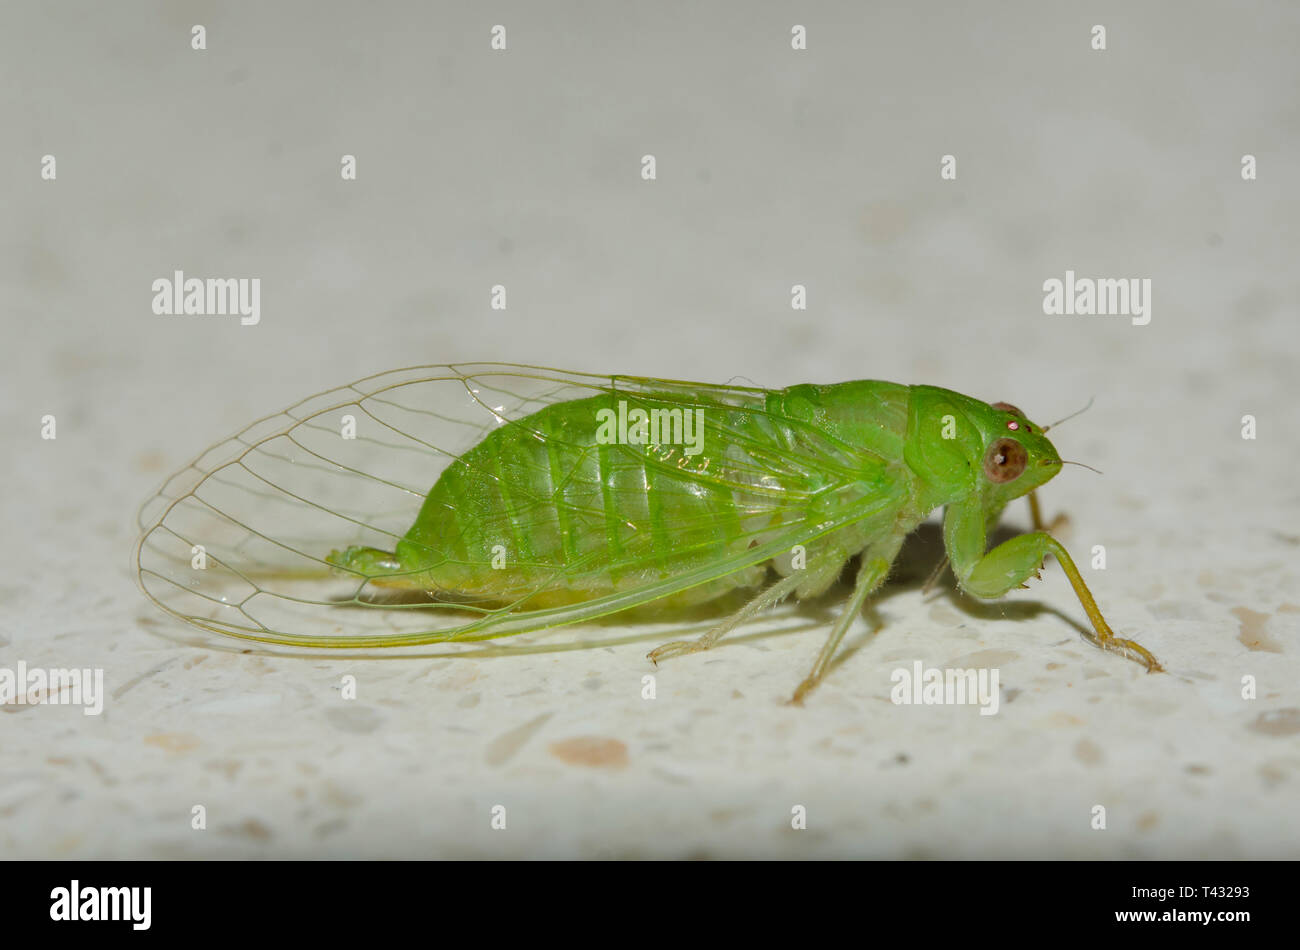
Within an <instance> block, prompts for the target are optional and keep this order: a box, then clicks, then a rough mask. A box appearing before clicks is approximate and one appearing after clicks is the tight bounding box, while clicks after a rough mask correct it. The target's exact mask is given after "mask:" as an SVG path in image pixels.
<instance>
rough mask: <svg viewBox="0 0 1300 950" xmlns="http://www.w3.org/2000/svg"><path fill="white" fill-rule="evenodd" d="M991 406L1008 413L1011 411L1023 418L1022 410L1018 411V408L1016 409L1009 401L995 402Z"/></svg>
mask: <svg viewBox="0 0 1300 950" xmlns="http://www.w3.org/2000/svg"><path fill="white" fill-rule="evenodd" d="M993 408H994V409H1000V410H1002V411H1003V412H1009V413H1011V414H1012V415H1013V416H1019V417H1020V418H1021V419H1023V418H1024V417H1025V414H1024V413H1023V412H1021V411H1020V410H1019V409H1017V408H1016V407H1015V406H1013V405H1011V403H1009V402H995V403H994V404H993Z"/></svg>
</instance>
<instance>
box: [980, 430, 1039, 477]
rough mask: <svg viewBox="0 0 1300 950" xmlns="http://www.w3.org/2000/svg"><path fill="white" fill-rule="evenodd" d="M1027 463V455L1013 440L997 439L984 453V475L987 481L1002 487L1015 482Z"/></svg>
mask: <svg viewBox="0 0 1300 950" xmlns="http://www.w3.org/2000/svg"><path fill="white" fill-rule="evenodd" d="M1028 463H1029V453H1028V452H1026V451H1025V447H1024V446H1023V445H1021V444H1020V443H1019V442H1017V441H1016V440H1015V439H998V440H997V441H996V442H994V443H993V444H992V445H990V446H989V450H988V451H987V452H985V453H984V474H985V475H986V476H988V479H989V481H991V482H996V483H997V484H999V485H1004V484H1006V483H1007V482H1011V481H1015V480H1016V479H1017V478H1019V477H1020V473H1021V472H1023V471H1024V470H1025V466H1026V465H1027V464H1028Z"/></svg>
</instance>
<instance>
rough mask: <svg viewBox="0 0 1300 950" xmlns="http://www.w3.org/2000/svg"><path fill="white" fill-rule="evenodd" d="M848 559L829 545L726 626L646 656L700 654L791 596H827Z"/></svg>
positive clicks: (838, 548) (739, 612) (753, 601)
mask: <svg viewBox="0 0 1300 950" xmlns="http://www.w3.org/2000/svg"><path fill="white" fill-rule="evenodd" d="M848 558H849V553H848V552H847V551H844V550H842V549H841V547H840V546H839V545H835V544H832V545H828V546H827V547H826V548H824V549H821V550H818V551H817V552H816V553H815V554H813V553H810V554H809V557H808V562H809V565H810V566H809V567H808V569H806V570H801V571H795V572H794V573H793V574H791V575H789V576H788V577H783V578H781V579H780V580H779V581H777V582H776V583H775V584H773V585H772V586H771V587H768V588H767V589H766V590H764V591H763V592H762V593H761V594H759V595H758V596H757V597H755V598H754V599H753V600H751V601H750V602H749V603H747V604H745V606H743V607H741V608H740V609H739V610H737V611H736V612H735V613H734V614H732V615H731V616H730V617H728V618H727V619H726V620H724V621H722V623H720V624H718V625H717V626H716V627H714V628H713V629H712V630H710V631H709V632H708V633H706V634H704V636H702V637H700V638H699V639H697V640H674V641H672V642H671V643H665V644H664V645H663V646H661V647H658V648H656V649H654V650H651V651H650V652H649V653H648V654H646V655H647V656H648V657H650V659H651V660H653V661H654V662H655V663H658V662H659V661H660V660H665V659H667V658H669V657H672V656H681V655H682V654H685V653H699V652H700V651H701V650H707V649H709V648H710V647H712V646H713V645H714V644H716V643H717V642H718V641H719V640H721V639H722V638H723V637H725V636H726V635H727V634H728V633H730V632H731V631H732V630H734V629H736V627H738V626H740V625H741V624H742V623H744V622H745V621H746V620H749V619H751V618H753V617H755V616H756V615H757V614H759V613H760V612H761V611H763V610H765V609H766V608H768V607H771V606H772V605H774V604H778V603H780V602H781V601H783V600H785V598H787V597H789V596H790V595H791V594H797V595H798V596H799V598H800V599H801V600H803V599H806V598H808V597H816V596H817V595H819V594H821V593H824V592H825V591H826V590H827V588H829V587H830V586H831V585H832V584H834V583H835V580H836V578H838V577H839V576H840V573H841V572H842V571H843V570H844V564H845V562H846V561H847V560H848ZM813 564H816V565H818V567H812V566H811V565H813Z"/></svg>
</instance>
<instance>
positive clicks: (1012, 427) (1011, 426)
mask: <svg viewBox="0 0 1300 950" xmlns="http://www.w3.org/2000/svg"><path fill="white" fill-rule="evenodd" d="M1007 428H1008V429H1010V430H1011V431H1012V432H1015V431H1016V430H1017V429H1019V428H1020V423H1019V422H1017V421H1016V420H1015V419H1012V420H1011V421H1010V422H1008V423H1007Z"/></svg>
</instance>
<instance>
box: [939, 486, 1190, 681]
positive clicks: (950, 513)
mask: <svg viewBox="0 0 1300 950" xmlns="http://www.w3.org/2000/svg"><path fill="white" fill-rule="evenodd" d="M943 541H944V547H945V548H947V551H948V557H949V558H950V559H951V560H952V567H953V573H955V574H956V575H957V583H958V584H959V585H960V586H961V589H962V590H964V591H966V592H967V593H968V594H973V595H975V596H976V597H982V598H986V599H991V598H994V597H1001V596H1002V595H1003V594H1005V593H1006V592H1007V591H1009V590H1011V589H1012V588H1014V587H1020V586H1023V585H1024V582H1025V580H1026V579H1028V577H1029V575H1030V574H1033V575H1034V576H1035V577H1038V576H1040V575H1039V570H1040V568H1041V567H1042V564H1043V558H1044V557H1045V556H1046V555H1048V554H1052V555H1053V556H1055V557H1056V559H1057V560H1058V561H1060V562H1061V567H1062V569H1064V571H1065V576H1066V577H1068V578H1069V579H1070V585H1071V586H1072V587H1073V588H1074V593H1075V595H1076V596H1077V597H1078V598H1079V603H1081V604H1082V605H1083V609H1084V610H1085V611H1086V612H1087V614H1088V619H1089V620H1091V621H1092V628H1093V630H1095V631H1096V632H1097V644H1098V646H1100V647H1101V648H1102V649H1103V650H1110V651H1111V652H1113V653H1119V654H1121V655H1123V656H1126V657H1128V658H1129V659H1130V660H1134V661H1136V662H1138V663H1142V664H1144V665H1145V666H1146V668H1147V672H1150V673H1158V672H1163V671H1164V667H1162V666H1161V665H1160V662H1159V661H1158V660H1157V659H1156V658H1155V657H1154V656H1152V655H1151V652H1150V651H1149V650H1147V649H1146V648H1145V647H1143V646H1142V645H1141V644H1139V643H1137V642H1135V641H1133V640H1126V639H1124V638H1122V637H1117V636H1116V635H1115V631H1113V630H1112V629H1111V628H1110V625H1109V624H1108V623H1106V619H1105V618H1104V617H1103V616H1102V615H1101V610H1100V609H1099V608H1098V607H1097V602H1096V600H1094V599H1093V596H1092V592H1091V591H1090V590H1088V585H1087V584H1085V583H1084V582H1083V578H1082V577H1081V576H1080V575H1079V569H1078V568H1077V567H1075V565H1074V561H1073V559H1072V558H1071V557H1070V555H1069V553H1068V552H1067V551H1066V550H1065V547H1064V546H1063V545H1062V544H1061V542H1059V541H1057V540H1056V539H1055V538H1054V537H1052V536H1051V535H1050V534H1048V533H1047V532H1046V531H1033V532H1030V533H1029V534H1022V535H1018V536H1016V537H1014V538H1011V539H1010V540H1009V541H1004V542H1003V543H1001V544H999V545H998V546H997V547H995V548H994V549H993V550H991V551H988V552H985V551H984V546H985V544H986V543H987V542H986V538H985V531H984V514H983V511H982V510H981V509H980V507H979V505H978V503H977V502H976V501H974V500H972V501H970V502H963V503H958V504H954V505H949V506H948V510H947V512H946V513H945V514H944V519H943Z"/></svg>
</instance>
